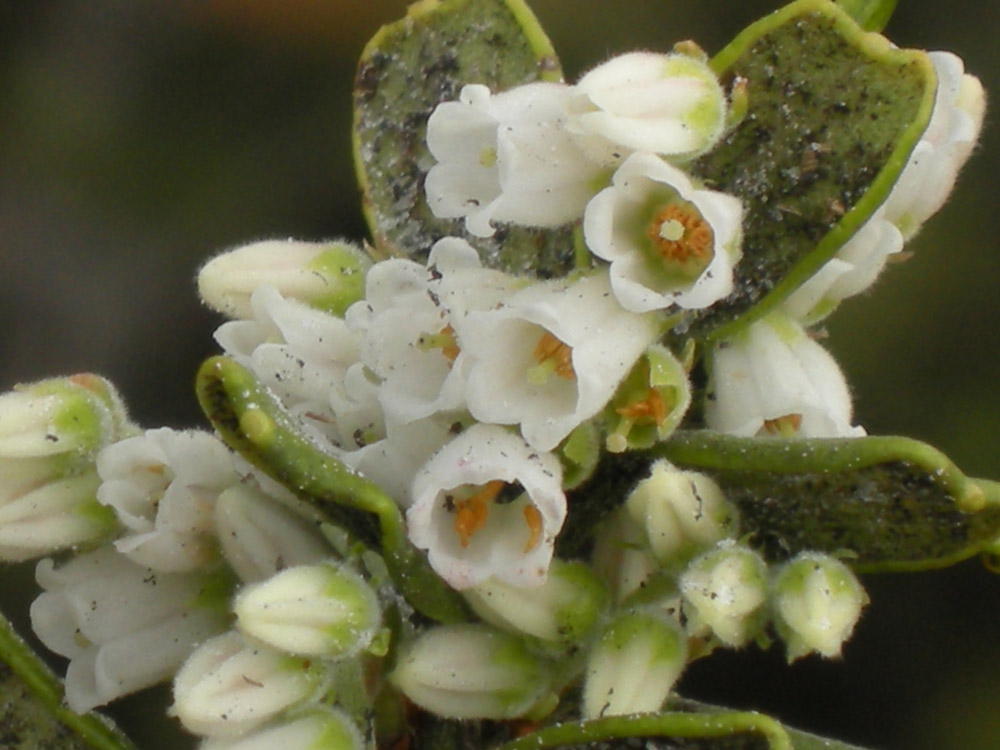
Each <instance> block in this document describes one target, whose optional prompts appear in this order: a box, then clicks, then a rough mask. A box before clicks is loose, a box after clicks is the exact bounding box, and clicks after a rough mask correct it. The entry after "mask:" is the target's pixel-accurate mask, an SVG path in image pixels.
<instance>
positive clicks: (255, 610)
mask: <svg viewBox="0 0 1000 750" xmlns="http://www.w3.org/2000/svg"><path fill="white" fill-rule="evenodd" d="M233 611H234V612H235V613H236V625H237V627H239V629H240V630H241V631H243V633H244V634H246V635H249V636H253V637H254V638H256V639H257V640H259V641H262V642H264V643H266V644H268V645H269V646H273V647H274V648H277V649H280V650H282V651H287V652H288V653H290V654H299V655H302V656H320V657H324V658H327V659H341V658H344V657H346V656H354V655H355V654H357V653H358V652H359V651H360V650H361V649H363V648H365V647H366V646H367V645H368V644H369V643H371V640H372V638H373V637H374V636H375V633H376V632H377V631H378V629H379V626H380V624H381V620H382V616H381V610H380V608H379V603H378V599H377V598H376V597H375V592H374V591H372V589H371V587H370V586H369V585H368V584H367V583H366V582H365V580H364V579H363V578H362V577H361V576H360V575H358V574H357V573H356V572H354V571H353V570H351V569H350V568H348V567H346V566H344V565H329V564H327V565H304V566H301V567H297V568H289V569H288V570H284V571H282V572H281V573H278V574H277V575H276V576H274V577H273V578H269V579H268V580H266V581H262V582H260V583H255V584H251V585H249V586H246V587H244V588H243V589H242V590H241V591H240V593H239V594H238V595H237V596H236V600H235V601H234V603H233Z"/></svg>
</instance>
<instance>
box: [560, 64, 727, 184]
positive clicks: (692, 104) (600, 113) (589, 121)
mask: <svg viewBox="0 0 1000 750" xmlns="http://www.w3.org/2000/svg"><path fill="white" fill-rule="evenodd" d="M569 110H570V116H569V119H568V122H567V125H566V128H567V130H568V131H569V132H571V133H573V134H574V135H575V136H577V143H578V144H579V145H580V147H581V148H582V149H583V150H584V151H585V152H586V153H587V155H588V156H589V157H590V158H592V159H594V160H595V161H598V162H601V163H605V164H608V165H609V166H613V165H615V164H617V163H619V162H620V161H621V160H622V158H624V157H625V156H627V155H628V154H629V153H631V152H633V151H648V152H650V153H654V154H659V155H661V156H665V157H672V158H674V159H690V158H693V157H695V156H697V155H698V154H701V153H704V152H705V151H707V150H708V149H710V148H711V147H712V146H713V145H714V144H715V143H716V142H717V141H718V140H719V138H720V137H721V136H722V133H723V130H724V128H725V124H726V96H725V94H724V93H723V91H722V87H721V86H720V85H719V81H718V79H717V78H716V76H715V74H714V73H713V72H712V69H711V68H710V67H709V66H708V63H707V61H706V60H702V59H699V58H697V57H694V56H691V55H685V54H679V53H677V54H669V55H665V54H660V53H655V52H629V53H627V54H624V55H619V56H618V57H613V58H611V59H610V60H608V61H607V62H605V63H602V64H601V65H598V66H597V67H596V68H594V69H593V70H591V71H590V72H589V73H587V74H586V75H585V76H583V78H581V79H580V81H579V82H578V83H577V84H576V86H574V87H573V95H572V97H571V98H570V102H569Z"/></svg>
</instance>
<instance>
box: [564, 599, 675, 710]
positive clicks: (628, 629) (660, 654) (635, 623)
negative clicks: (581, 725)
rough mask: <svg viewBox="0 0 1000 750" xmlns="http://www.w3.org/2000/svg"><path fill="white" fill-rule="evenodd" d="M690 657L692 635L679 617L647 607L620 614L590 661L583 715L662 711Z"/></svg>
mask: <svg viewBox="0 0 1000 750" xmlns="http://www.w3.org/2000/svg"><path fill="white" fill-rule="evenodd" d="M686 663H687V637H686V636H685V634H684V631H683V630H682V629H681V627H680V626H679V625H678V624H677V623H676V622H674V621H673V620H670V619H667V618H666V617H663V616H660V615H659V614H656V613H653V612H648V611H642V612H627V613H624V614H621V615H619V616H618V617H617V618H615V620H614V621H612V623H611V624H610V625H609V626H608V627H607V628H606V629H605V630H604V632H603V633H602V634H601V637H600V638H599V639H598V640H597V643H595V644H594V647H593V649H592V650H591V652H590V657H589V659H588V662H587V677H586V683H585V685H584V688H583V715H584V716H585V717H587V718H588V719H594V718H598V717H600V716H621V715H624V714H633V713H645V712H650V711H659V710H660V707H661V706H662V705H663V702H664V701H665V700H666V699H667V696H668V695H669V694H670V690H671V688H672V687H673V686H674V683H675V682H677V678H678V677H680V674H681V672H682V671H683V670H684V666H685V664H686Z"/></svg>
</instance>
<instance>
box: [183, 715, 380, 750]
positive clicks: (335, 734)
mask: <svg viewBox="0 0 1000 750" xmlns="http://www.w3.org/2000/svg"><path fill="white" fill-rule="evenodd" d="M365 747H367V745H365V742H364V739H363V738H362V736H361V732H360V731H358V728H357V727H356V726H355V725H354V722H352V721H351V720H350V718H349V717H348V716H347V714H345V713H344V712H343V711H339V710H337V709H335V708H326V707H322V708H314V709H311V710H309V711H307V712H305V713H303V714H300V715H298V716H293V717H289V718H286V719H284V720H281V721H279V722H277V723H275V724H272V725H269V726H266V727H262V728H261V729H258V730H257V731H256V732H252V733H250V734H248V735H246V736H244V737H240V738H239V739H235V740H228V739H210V740H207V741H206V742H203V743H202V744H201V746H200V747H199V750H274V749H275V748H289V749H290V750H363V749H364V748H365Z"/></svg>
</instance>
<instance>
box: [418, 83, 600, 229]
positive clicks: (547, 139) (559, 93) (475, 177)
mask: <svg viewBox="0 0 1000 750" xmlns="http://www.w3.org/2000/svg"><path fill="white" fill-rule="evenodd" d="M569 95H570V89H569V87H568V86H566V85H564V84H559V83H530V84H527V85H524V86H518V87H517V88H513V89H510V90H509V91H505V92H503V93H500V94H496V95H491V94H490V90H489V89H488V88H487V87H486V86H482V85H479V84H470V85H468V86H465V87H463V88H462V91H461V94H460V95H459V100H458V101H457V102H444V103H442V104H439V105H438V106H437V108H436V109H435V110H434V112H433V113H432V114H431V116H430V119H429V120H428V122H427V147H428V148H429V149H430V152H431V154H432V155H433V156H434V158H435V159H437V161H438V163H437V164H436V165H435V166H433V167H431V169H430V171H429V172H428V173H427V178H426V182H425V183H424V185H425V189H426V191H427V202H428V205H429V206H430V209H431V211H433V213H434V215H435V216H437V217H440V218H451V219H454V218H459V217H465V225H466V229H468V231H469V232H470V233H471V234H474V235H476V236H477V237H490V236H492V235H493V232H494V229H493V226H492V225H491V222H494V221H497V222H511V223H515V224H525V225H528V226H544V227H552V226H558V225H560V224H565V223H567V222H570V221H573V220H575V219H578V218H580V216H581V215H582V214H583V208H584V206H585V205H586V204H587V201H588V200H589V199H590V198H591V196H592V195H593V194H594V192H595V187H594V185H595V184H596V183H597V182H599V181H600V180H601V178H602V176H603V174H604V171H605V170H604V168H603V167H602V166H600V165H598V164H595V163H593V162H591V161H590V160H589V159H587V157H586V156H584V154H583V153H582V152H581V151H580V149H579V148H578V147H577V146H576V144H575V143H574V141H573V138H572V136H571V135H570V134H569V133H568V132H566V131H565V130H564V129H563V124H564V122H565V119H566V103H567V100H568V98H569Z"/></svg>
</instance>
